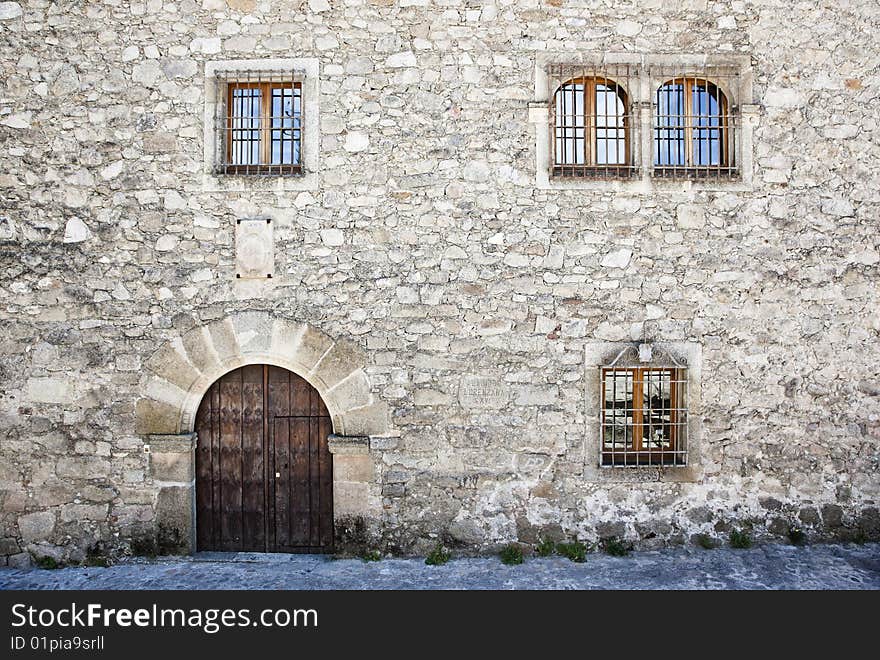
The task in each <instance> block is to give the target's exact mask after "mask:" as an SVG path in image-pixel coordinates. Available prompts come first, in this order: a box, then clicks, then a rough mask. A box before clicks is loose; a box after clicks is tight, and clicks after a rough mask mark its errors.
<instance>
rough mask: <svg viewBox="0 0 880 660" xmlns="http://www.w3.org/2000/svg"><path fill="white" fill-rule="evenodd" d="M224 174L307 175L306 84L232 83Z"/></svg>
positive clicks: (227, 101) (276, 81) (280, 81)
mask: <svg viewBox="0 0 880 660" xmlns="http://www.w3.org/2000/svg"><path fill="white" fill-rule="evenodd" d="M224 101H225V112H224V116H223V120H224V121H223V136H224V138H223V142H224V144H223V149H222V162H221V166H220V169H221V172H222V173H224V174H274V175H282V174H300V173H301V172H302V130H303V127H302V114H303V112H302V110H303V103H302V101H303V99H302V85H301V84H300V83H299V82H294V81H291V80H283V79H272V78H270V79H267V80H262V79H260V78H259V77H257V79H256V80H254V79H252V78H248V79H246V80H235V81H229V82H227V83H226V96H225V99H224Z"/></svg>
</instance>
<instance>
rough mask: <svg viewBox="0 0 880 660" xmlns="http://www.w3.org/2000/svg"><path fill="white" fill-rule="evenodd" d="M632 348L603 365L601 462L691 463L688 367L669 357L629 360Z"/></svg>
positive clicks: (634, 465) (643, 463) (612, 464)
mask: <svg viewBox="0 0 880 660" xmlns="http://www.w3.org/2000/svg"><path fill="white" fill-rule="evenodd" d="M630 351H635V349H634V348H628V349H625V350H624V351H623V352H622V353H621V354H620V355H618V357H617V358H616V359H615V360H614V362H613V363H612V364H610V365H608V366H605V367H602V372H601V378H602V433H601V457H602V465H606V466H633V467H637V466H642V465H686V464H687V368H686V367H685V366H683V365H679V364H677V363H675V362H674V361H671V363H666V361H664V360H657V361H654V360H650V361H648V363H647V364H645V363H641V364H639V365H638V366H634V365H629V364H626V361H625V360H624V359H623V358H625V354H626V353H628V352H630ZM644 356H645V354H644V352H642V353H641V354H640V357H641V358H642V359H644Z"/></svg>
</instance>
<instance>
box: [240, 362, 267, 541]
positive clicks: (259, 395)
mask: <svg viewBox="0 0 880 660" xmlns="http://www.w3.org/2000/svg"><path fill="white" fill-rule="evenodd" d="M241 371H242V390H241V394H242V396H241V404H242V410H241V445H242V447H241V474H242V484H241V492H242V502H241V504H242V516H241V518H242V550H247V551H251V552H265V550H266V533H265V524H266V518H265V510H264V502H265V499H264V486H265V483H266V475H265V474H264V473H263V467H264V466H263V367H262V365H248V366H246V367H242V370H241Z"/></svg>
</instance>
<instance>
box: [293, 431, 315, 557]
mask: <svg viewBox="0 0 880 660" xmlns="http://www.w3.org/2000/svg"><path fill="white" fill-rule="evenodd" d="M290 427H291V433H290V453H291V459H292V464H293V465H292V468H293V470H292V474H291V486H292V487H291V488H290V489H289V497H290V498H291V503H290V510H291V521H290V545H293V546H304V545H309V541H310V536H309V535H310V530H309V520H310V511H311V493H310V490H309V419H308V417H293V418H291V420H290Z"/></svg>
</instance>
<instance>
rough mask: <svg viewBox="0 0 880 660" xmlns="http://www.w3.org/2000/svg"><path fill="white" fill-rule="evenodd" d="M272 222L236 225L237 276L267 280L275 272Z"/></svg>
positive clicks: (240, 222) (253, 220)
mask: <svg viewBox="0 0 880 660" xmlns="http://www.w3.org/2000/svg"><path fill="white" fill-rule="evenodd" d="M272 243H273V241H272V221H271V220H269V219H267V218H259V219H244V220H237V221H236V223H235V276H236V277H237V278H239V279H263V280H264V279H266V278H269V277H272V275H273V273H274V271H275V250H274V246H273V244H272Z"/></svg>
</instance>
